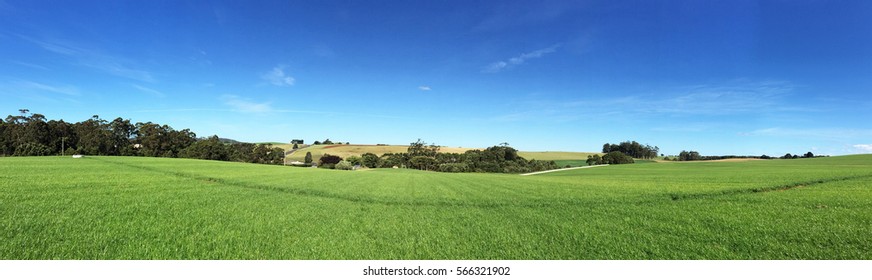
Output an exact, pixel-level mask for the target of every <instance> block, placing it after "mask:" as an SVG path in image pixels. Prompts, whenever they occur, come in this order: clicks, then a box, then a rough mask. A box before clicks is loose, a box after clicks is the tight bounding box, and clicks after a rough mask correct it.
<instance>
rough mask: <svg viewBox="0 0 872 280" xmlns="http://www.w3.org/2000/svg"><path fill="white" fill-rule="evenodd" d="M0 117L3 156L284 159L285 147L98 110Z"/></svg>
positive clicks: (279, 161)
mask: <svg viewBox="0 0 872 280" xmlns="http://www.w3.org/2000/svg"><path fill="white" fill-rule="evenodd" d="M19 112H20V115H17V116H14V115H9V116H7V117H6V118H5V119H0V156H48V155H72V154H82V155H107V156H147V157H172V158H175V157H181V158H197V159H212V160H225V161H240V162H252V163H268V164H282V163H283V159H284V150H282V149H281V148H275V147H272V146H271V145H269V144H251V143H242V142H234V143H227V141H222V140H221V139H220V138H218V136H212V137H208V138H197V135H196V134H195V133H194V132H192V131H191V130H190V129H182V130H176V129H173V128H172V127H170V126H168V125H161V124H157V123H152V122H145V123H143V122H137V123H132V122H131V121H130V120H129V119H122V118H120V117H119V118H115V119H114V120H112V121H107V120H104V119H101V118H100V116H98V115H94V116H92V117H91V118H90V119H87V120H85V121H80V122H76V123H69V122H66V121H64V120H47V119H46V117H45V115H42V114H29V113H30V111H29V110H27V109H21V110H19Z"/></svg>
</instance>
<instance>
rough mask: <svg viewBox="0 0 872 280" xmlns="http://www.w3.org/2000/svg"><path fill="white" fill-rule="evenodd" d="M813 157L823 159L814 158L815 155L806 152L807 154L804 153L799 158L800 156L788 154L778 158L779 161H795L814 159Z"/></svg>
mask: <svg viewBox="0 0 872 280" xmlns="http://www.w3.org/2000/svg"><path fill="white" fill-rule="evenodd" d="M814 157H823V156H816V155H815V154H814V153H812V152H807V153H805V154H804V155H802V156H800V155H791V154H790V153H787V154H785V155H783V156H781V157H780V158H781V159H795V158H814Z"/></svg>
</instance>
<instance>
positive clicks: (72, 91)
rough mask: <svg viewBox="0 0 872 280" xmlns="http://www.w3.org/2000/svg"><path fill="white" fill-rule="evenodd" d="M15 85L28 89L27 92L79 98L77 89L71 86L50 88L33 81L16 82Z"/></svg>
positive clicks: (50, 86)
mask: <svg viewBox="0 0 872 280" xmlns="http://www.w3.org/2000/svg"><path fill="white" fill-rule="evenodd" d="M15 85H16V86H17V87H18V88H20V89H29V90H39V91H48V92H53V93H60V94H63V95H68V96H79V94H80V93H79V89H77V88H76V87H73V86H52V85H47V84H43V83H37V82H33V81H18V82H16V83H15Z"/></svg>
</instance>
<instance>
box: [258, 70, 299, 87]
mask: <svg viewBox="0 0 872 280" xmlns="http://www.w3.org/2000/svg"><path fill="white" fill-rule="evenodd" d="M261 78H262V79H264V80H266V81H267V82H269V83H270V84H273V85H275V86H280V87H284V86H292V85H294V82H295V81H296V80H295V79H294V77H291V76H288V75H287V74H285V67H284V66H276V67H273V69H272V70H270V71H269V72H266V73H264V74H263V75H261Z"/></svg>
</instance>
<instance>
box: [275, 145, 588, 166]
mask: <svg viewBox="0 0 872 280" xmlns="http://www.w3.org/2000/svg"><path fill="white" fill-rule="evenodd" d="M276 146H277V147H281V148H283V149H285V151H290V150H291V149H292V147H293V145H291V144H281V145H276ZM408 148H409V146H403V145H311V146H305V147H303V148H300V149H298V150H296V151H295V152H294V153H291V154H289V155H288V156H286V157H285V162H291V161H303V160H304V159H305V157H306V153H307V152H310V153H312V159H314V160H316V161H317V160H318V158H320V157H321V156H322V155H324V154H325V153H326V154H331V155H336V156H339V157H342V158H347V157H349V156H355V155H356V156H359V155H362V154H365V153H373V154H376V155H378V156H381V155H383V154H386V153H404V152H406V151H407V150H408ZM476 149H479V148H462V147H441V148H439V152H440V153H463V152H466V151H468V150H476ZM592 154H597V153H586V152H553V151H547V152H518V155H520V156H522V157H524V158H525V159H537V160H557V161H560V160H584V159H587V156H588V155H592Z"/></svg>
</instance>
